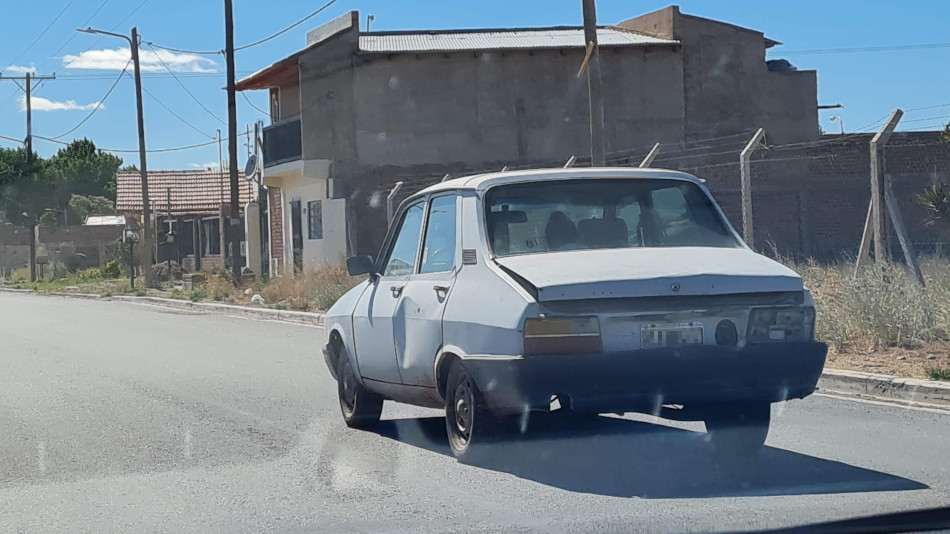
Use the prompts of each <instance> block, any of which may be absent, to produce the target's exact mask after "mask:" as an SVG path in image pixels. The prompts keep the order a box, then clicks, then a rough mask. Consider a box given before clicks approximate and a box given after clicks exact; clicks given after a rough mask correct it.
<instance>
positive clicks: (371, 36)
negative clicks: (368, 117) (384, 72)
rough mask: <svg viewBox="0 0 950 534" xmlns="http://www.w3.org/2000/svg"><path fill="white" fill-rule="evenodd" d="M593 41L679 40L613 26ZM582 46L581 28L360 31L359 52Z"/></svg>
mask: <svg viewBox="0 0 950 534" xmlns="http://www.w3.org/2000/svg"><path fill="white" fill-rule="evenodd" d="M597 42H598V44H599V45H601V46H645V45H656V44H660V45H673V44H678V43H679V41H673V40H669V39H659V38H657V37H651V36H649V35H644V34H642V33H637V32H633V31H629V30H624V29H621V28H614V27H607V28H598V29H597ZM583 47H584V29H583V28H538V29H530V28H528V29H517V30H453V31H443V32H439V31H426V32H378V33H374V32H371V33H362V34H360V51H362V52H383V53H385V52H393V53H395V52H443V51H445V52H450V51H459V50H499V49H538V48H583Z"/></svg>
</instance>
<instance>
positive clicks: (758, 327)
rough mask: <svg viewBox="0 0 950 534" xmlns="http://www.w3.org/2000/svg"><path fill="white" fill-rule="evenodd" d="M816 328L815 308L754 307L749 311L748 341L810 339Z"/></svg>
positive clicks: (766, 341)
mask: <svg viewBox="0 0 950 534" xmlns="http://www.w3.org/2000/svg"><path fill="white" fill-rule="evenodd" d="M814 329H815V309H814V308H810V307H794V308H753V309H752V311H751V312H750V313H749V331H748V332H749V333H748V342H749V343H769V342H781V341H809V340H811V339H812V333H813V332H814Z"/></svg>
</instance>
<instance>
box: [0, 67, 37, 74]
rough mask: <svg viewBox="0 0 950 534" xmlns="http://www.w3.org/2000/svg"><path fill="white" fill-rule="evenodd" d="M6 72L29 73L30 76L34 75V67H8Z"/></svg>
mask: <svg viewBox="0 0 950 534" xmlns="http://www.w3.org/2000/svg"><path fill="white" fill-rule="evenodd" d="M6 72H12V73H14V74H26V73H27V72H29V73H30V74H36V66H35V65H30V66H29V67H25V66H23V65H10V66H9V67H7V70H6Z"/></svg>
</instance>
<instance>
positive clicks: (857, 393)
mask: <svg viewBox="0 0 950 534" xmlns="http://www.w3.org/2000/svg"><path fill="white" fill-rule="evenodd" d="M818 389H819V391H821V392H823V393H832V394H837V395H844V396H850V397H873V398H881V399H896V400H899V401H904V402H907V403H912V404H922V405H930V406H938V407H944V408H950V382H939V381H935V380H921V379H919V378H901V377H898V376H892V375H880V374H875V373H863V372H861V371H845V370H842V369H825V370H824V372H822V374H821V378H820V379H819V380H818Z"/></svg>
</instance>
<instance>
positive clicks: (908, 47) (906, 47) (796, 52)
mask: <svg viewBox="0 0 950 534" xmlns="http://www.w3.org/2000/svg"><path fill="white" fill-rule="evenodd" d="M935 48H950V43H925V44H908V45H887V46H860V47H848V48H814V49H810V50H784V51H777V52H776V54H782V55H799V56H813V55H823V54H853V53H860V52H896V51H906V50H930V49H935Z"/></svg>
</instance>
